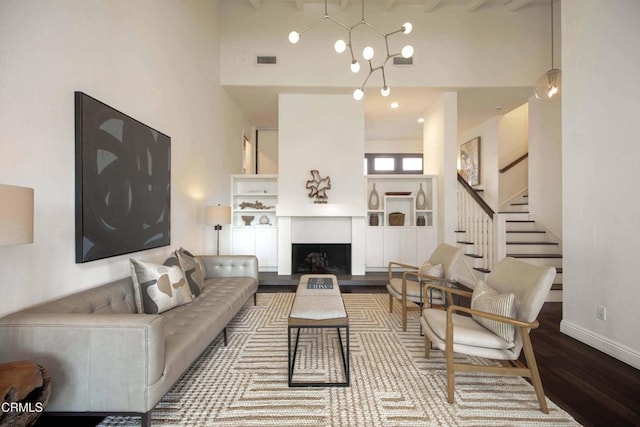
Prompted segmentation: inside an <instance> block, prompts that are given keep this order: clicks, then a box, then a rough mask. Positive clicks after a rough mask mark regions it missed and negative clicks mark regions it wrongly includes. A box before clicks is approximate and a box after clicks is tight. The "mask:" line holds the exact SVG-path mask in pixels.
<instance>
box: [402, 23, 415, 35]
mask: <svg viewBox="0 0 640 427" xmlns="http://www.w3.org/2000/svg"><path fill="white" fill-rule="evenodd" d="M411 30H413V25H411V22H405V23H404V24H402V33H403V34H409V33H410V32H411Z"/></svg>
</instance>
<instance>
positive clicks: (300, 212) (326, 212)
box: [276, 203, 367, 218]
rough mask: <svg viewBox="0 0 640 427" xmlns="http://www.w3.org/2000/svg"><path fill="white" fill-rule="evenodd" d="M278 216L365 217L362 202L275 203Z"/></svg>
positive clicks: (364, 208)
mask: <svg viewBox="0 0 640 427" xmlns="http://www.w3.org/2000/svg"><path fill="white" fill-rule="evenodd" d="M276 216H278V217H363V218H364V217H366V216H367V209H366V206H364V205H362V204H348V203H277V204H276Z"/></svg>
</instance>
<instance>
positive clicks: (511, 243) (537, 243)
mask: <svg viewBox="0 0 640 427" xmlns="http://www.w3.org/2000/svg"><path fill="white" fill-rule="evenodd" d="M507 245H551V246H558V245H559V244H558V243H555V242H507Z"/></svg>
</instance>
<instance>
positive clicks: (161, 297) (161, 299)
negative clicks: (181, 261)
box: [130, 258, 192, 314]
mask: <svg viewBox="0 0 640 427" xmlns="http://www.w3.org/2000/svg"><path fill="white" fill-rule="evenodd" d="M130 266H131V279H132V281H133V287H134V295H135V299H136V306H137V307H138V313H147V314H159V313H162V312H164V311H167V310H169V309H171V308H174V307H177V306H180V305H183V304H187V303H190V302H191V300H192V297H191V291H190V290H189V285H188V284H187V282H186V280H185V278H184V275H183V274H182V270H181V269H180V267H178V266H168V265H159V264H153V263H150V262H146V261H142V260H138V259H133V258H132V259H130Z"/></svg>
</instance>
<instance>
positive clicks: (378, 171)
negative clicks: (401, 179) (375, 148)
mask: <svg viewBox="0 0 640 427" xmlns="http://www.w3.org/2000/svg"><path fill="white" fill-rule="evenodd" d="M422 172H423V163H422V154H421V153H369V154H365V155H364V173H365V175H382V174H385V175H386V174H389V175H401V174H422Z"/></svg>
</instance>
